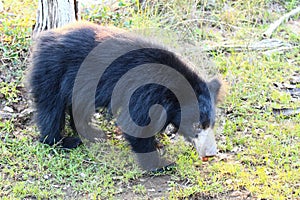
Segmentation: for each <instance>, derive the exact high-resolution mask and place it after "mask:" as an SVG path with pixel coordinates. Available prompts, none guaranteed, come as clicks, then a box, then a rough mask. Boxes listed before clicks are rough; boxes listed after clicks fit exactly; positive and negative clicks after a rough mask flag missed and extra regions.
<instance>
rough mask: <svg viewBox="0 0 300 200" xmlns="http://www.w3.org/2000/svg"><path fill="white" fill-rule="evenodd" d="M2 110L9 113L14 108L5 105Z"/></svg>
mask: <svg viewBox="0 0 300 200" xmlns="http://www.w3.org/2000/svg"><path fill="white" fill-rule="evenodd" d="M3 111H5V112H9V113H13V112H14V109H12V108H11V107H9V106H5V107H4V108H3Z"/></svg>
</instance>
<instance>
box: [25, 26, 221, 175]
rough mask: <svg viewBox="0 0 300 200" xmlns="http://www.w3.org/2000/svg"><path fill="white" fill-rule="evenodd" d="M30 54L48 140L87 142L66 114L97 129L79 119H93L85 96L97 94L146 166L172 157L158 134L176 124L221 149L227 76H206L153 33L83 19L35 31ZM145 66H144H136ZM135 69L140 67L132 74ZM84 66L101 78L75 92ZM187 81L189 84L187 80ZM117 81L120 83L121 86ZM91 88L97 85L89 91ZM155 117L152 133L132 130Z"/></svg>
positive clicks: (98, 104)
mask: <svg viewBox="0 0 300 200" xmlns="http://www.w3.org/2000/svg"><path fill="white" fill-rule="evenodd" d="M97 48H98V50H97V51H95V49H97ZM99 52H100V53H99ZM91 54H93V55H94V57H95V55H96V57H97V58H93V56H92V57H91V56H90V55H91ZM98 56H99V57H101V58H98ZM112 58H113V59H112ZM86 60H88V61H86ZM30 62H31V65H30V67H29V70H28V73H27V85H28V86H27V87H28V90H29V93H30V94H31V96H32V99H33V102H34V105H35V110H36V111H35V120H36V124H37V127H38V130H39V132H40V142H42V143H45V144H48V145H54V144H56V143H60V144H61V146H62V147H63V148H68V149H71V148H76V147H77V146H78V145H80V144H81V143H82V139H81V138H80V137H74V136H72V137H64V136H63V129H64V126H65V118H66V114H69V115H70V125H71V127H72V129H73V130H74V131H77V132H78V133H80V134H79V135H81V136H82V134H83V135H85V136H86V135H88V136H87V137H89V135H90V134H92V133H89V131H87V129H83V131H81V129H82V126H84V125H82V124H80V123H78V122H76V121H78V120H76V117H77V118H78V117H79V118H87V119H83V121H85V122H86V124H88V122H89V121H90V115H91V114H92V113H90V112H88V113H87V114H83V113H82V112H85V105H84V104H85V103H87V104H88V103H89V102H87V101H91V102H92V107H94V108H93V109H95V110H96V109H98V108H105V109H107V112H108V113H110V114H111V115H113V117H115V118H116V119H117V122H116V125H117V126H118V127H119V128H120V129H121V130H122V132H123V135H124V137H125V139H126V140H127V141H128V143H129V145H130V146H131V149H132V151H133V152H134V153H135V154H136V155H137V160H138V162H139V164H140V166H141V167H142V168H143V169H146V170H153V169H158V168H160V167H164V166H166V165H167V164H166V162H165V161H164V160H162V159H161V158H160V156H159V154H158V150H157V141H156V139H155V134H156V133H160V132H163V131H164V130H165V128H166V127H167V126H168V125H169V124H172V125H173V126H174V127H175V128H176V129H178V132H179V134H182V135H183V136H184V137H185V138H186V139H187V141H189V142H191V143H192V144H193V145H194V146H195V148H196V150H197V152H198V153H199V156H200V157H205V156H212V155H215V154H216V152H217V147H216V142H215V139H214V133H213V128H214V125H215V110H216V104H217V103H218V101H219V97H220V94H221V86H222V84H221V81H220V80H219V79H218V78H214V79H212V80H210V81H205V80H204V79H203V78H201V73H200V72H199V70H197V68H195V67H193V66H192V65H191V64H190V63H188V62H187V61H185V60H184V59H183V58H182V57H181V56H180V55H178V54H176V53H174V52H173V51H171V50H168V49H167V48H166V47H164V46H162V45H160V44H156V43H155V42H154V41H152V40H151V39H147V38H145V37H141V36H138V35H135V34H131V33H128V32H127V31H124V30H121V29H118V28H114V27H105V26H100V25H96V24H93V23H89V22H76V23H71V24H69V25H67V26H65V27H62V28H58V29H54V30H48V31H44V32H42V33H40V35H38V36H37V37H36V38H35V39H34V45H33V47H32V52H31V57H30ZM97 62H98V63H97ZM86 63H88V64H86ZM93 63H94V64H95V65H94V66H92V68H91V69H88V68H87V69H84V67H83V66H85V65H93ZM103 63H105V64H103ZM100 65H101V66H100ZM102 65H105V66H106V67H105V68H103V67H102ZM140 66H142V68H139V67H140ZM138 68H139V69H142V70H139V71H136V72H134V70H135V69H138ZM82 69H83V70H82ZM101 70H102V72H101V73H102V74H101V73H100V74H99V73H98V71H101ZM82 71H83V72H82ZM128 73H129V74H130V73H131V74H133V75H128V76H126V74H128ZM78 74H85V77H84V78H83V79H82V80H83V81H86V83H84V84H88V85H89V82H92V81H94V82H96V85H95V84H93V86H90V87H88V89H86V90H83V91H80V92H78V93H76V92H75V91H77V90H78V88H80V87H78V86H77V85H76V84H77V82H78V81H77V80H78V79H80V78H78V76H79V75H78ZM95 74H96V75H95ZM100 75H101V77H98V76H100ZM120 80H122V81H120ZM181 80H182V81H181ZM180 81H181V82H180ZM118 82H121V84H120V83H118ZM140 82H142V83H141V84H140ZM136 84H138V86H136ZM139 84H140V85H139ZM184 84H188V86H187V87H186V88H185V87H183V86H182V85H184ZM164 85H167V86H164ZM75 86H76V88H75ZM117 86H118V87H119V90H118V92H114V90H115V88H116V87H117ZM74 88H75V89H74ZM190 89H191V90H192V93H193V94H190V93H191V92H190ZM79 90H80V89H79ZM90 90H95V91H94V93H91V95H90V96H88V94H89V91H90ZM74 96H76V98H77V100H78V99H79V100H78V101H79V102H80V104H81V110H80V111H76V108H74V104H75V103H74V102H75V100H74V98H75V97H74ZM194 97H195V98H194ZM76 98H75V99H76ZM124 98H125V100H124ZM193 98H194V100H193ZM86 99H89V100H86ZM180 99H183V100H180ZM78 101H77V102H78ZM123 101H126V103H125V105H123V104H122V102H123ZM123 103H124V102H123ZM121 104H122V105H121ZM153 106H158V107H155V109H154V107H153ZM75 107H76V106H75ZM114 107H116V108H114ZM125 107H127V108H125ZM127 109H128V112H125V111H127ZM152 111H153V112H152ZM154 118H155V119H154ZM79 121H80V120H79ZM129 124H130V125H129ZM132 124H133V125H132ZM149 124H154V125H153V127H154V128H153V127H152V128H148V129H147V130H150V132H151V133H150V134H148V133H146V132H147V131H146V132H145V129H143V131H137V133H136V134H133V132H136V130H137V129H138V130H140V129H139V128H137V127H147V126H148V125H149ZM157 124H159V125H157ZM88 126H89V125H88ZM148 127H149V126H148ZM89 130H94V129H89ZM82 132H85V133H82ZM148 132H149V131H148ZM81 133H82V134H81ZM100 135H101V136H100V137H101V138H105V135H103V134H100Z"/></svg>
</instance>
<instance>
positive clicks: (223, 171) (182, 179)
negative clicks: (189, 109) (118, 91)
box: [0, 0, 300, 199]
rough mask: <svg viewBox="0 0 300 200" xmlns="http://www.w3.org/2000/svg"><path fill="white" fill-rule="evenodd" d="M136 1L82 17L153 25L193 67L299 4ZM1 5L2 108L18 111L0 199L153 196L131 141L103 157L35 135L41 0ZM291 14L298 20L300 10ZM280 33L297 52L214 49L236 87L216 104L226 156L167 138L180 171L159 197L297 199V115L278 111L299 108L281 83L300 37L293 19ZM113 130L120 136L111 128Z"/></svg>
mask: <svg viewBox="0 0 300 200" xmlns="http://www.w3.org/2000/svg"><path fill="white" fill-rule="evenodd" d="M149 2H150V4H151V2H152V1H149ZM135 3H136V1H130V2H125V1H119V3H118V4H116V5H115V6H114V7H110V6H108V5H102V6H94V7H92V8H90V9H89V10H86V11H85V12H84V14H83V18H84V19H86V20H90V21H94V22H96V23H101V24H104V25H115V26H118V27H122V28H125V29H129V30H133V29H146V30H149V29H151V30H154V31H153V33H154V36H155V31H156V30H164V32H166V33H169V32H170V33H172V34H174V37H171V38H170V37H169V38H168V37H165V38H163V39H164V40H165V42H166V43H167V44H170V45H172V46H174V47H178V46H179V47H183V48H182V49H181V50H180V51H182V53H183V55H186V57H187V58H189V59H191V60H192V61H193V62H195V63H197V62H198V61H199V59H201V57H200V58H199V54H201V52H200V50H199V48H195V47H198V46H200V47H210V46H214V45H220V44H221V45H223V44H234V45H248V44H251V43H253V42H255V41H259V40H261V39H262V33H263V32H264V31H265V30H266V29H267V27H268V25H269V24H270V23H271V22H273V21H275V20H276V19H278V18H279V17H280V16H281V15H283V14H284V13H285V12H288V11H290V10H292V9H293V8H295V7H296V6H297V5H299V1H297V0H289V1H275V0H274V1H271V0H255V1H250V0H247V1H242V0H237V1H226V5H225V3H224V1H221V0H217V1H216V2H215V4H209V3H208V1H201V2H200V3H199V2H198V3H195V1H192V0H184V1H179V0H171V1H159V3H154V4H153V5H152V6H147V7H146V9H145V10H141V9H139V8H138V7H137V6H136V4H135ZM4 8H5V12H3V13H0V19H1V23H0V32H1V43H0V47H1V48H0V55H1V62H0V69H1V72H0V99H1V104H0V108H1V110H2V108H4V107H5V106H8V107H10V108H12V109H13V110H14V112H13V113H12V117H10V118H3V119H1V120H0V155H1V158H0V198H1V199H24V198H37V199H46V198H52V199H53V198H57V199H68V198H84V199H97V198H101V199H105V198H107V199H113V198H116V195H122V193H123V192H124V190H125V191H126V189H127V188H128V187H130V188H131V193H132V196H133V197H136V198H143V197H144V198H146V197H147V195H148V196H149V195H150V194H151V192H149V191H148V190H149V189H151V188H149V187H148V186H147V185H144V183H143V182H142V181H141V179H145V178H150V179H152V178H153V177H156V178H159V177H160V176H161V175H159V174H158V175H157V174H156V175H152V174H147V173H144V172H142V171H140V170H139V169H138V167H137V166H136V164H135V162H134V160H133V157H132V154H131V152H130V150H129V148H128V146H127V144H126V143H125V142H124V141H123V140H118V139H116V138H115V136H112V139H110V140H108V142H107V144H103V146H102V147H101V149H100V150H101V154H100V156H99V155H97V154H93V153H92V152H91V151H90V150H88V149H87V148H86V147H84V146H81V147H79V148H77V149H74V150H72V151H64V150H61V149H59V148H53V147H49V146H46V145H42V144H40V143H39V142H38V141H37V138H38V132H37V130H36V128H35V126H34V125H33V124H32V123H31V120H30V119H31V118H32V115H31V114H22V112H23V111H24V110H26V108H28V95H27V94H26V92H25V91H24V86H23V84H22V81H23V79H24V71H26V69H27V66H28V55H29V52H30V45H31V39H30V34H31V27H32V25H33V23H34V21H33V20H34V18H35V13H36V2H35V3H34V4H32V2H31V1H28V0H23V1H12V0H7V1H5V2H4ZM116 8H117V9H116ZM293 20H298V21H299V15H297V16H295V17H294V18H293ZM153 33H152V34H153ZM159 36H161V35H158V36H157V37H159ZM273 38H277V39H280V40H282V41H284V42H287V43H290V44H292V45H294V46H295V47H296V48H294V49H292V50H289V51H286V52H281V53H280V52H277V53H276V52H275V53H271V54H265V53H264V52H263V51H252V52H247V51H245V52H237V51H234V50H233V51H230V52H222V51H217V52H214V53H212V54H211V55H210V56H211V59H212V60H213V61H214V63H215V68H216V70H217V71H218V72H219V73H220V74H221V76H222V77H223V79H224V80H226V82H227V83H228V86H229V87H228V88H229V89H228V94H227V96H226V98H225V100H224V102H223V103H221V104H220V105H219V107H220V108H221V109H220V110H221V112H220V113H221V114H219V118H218V123H217V128H216V137H217V139H218V148H219V150H220V152H222V155H223V156H225V159H220V158H214V159H211V160H210V161H209V162H208V163H203V162H202V161H201V160H199V158H198V156H197V154H196V152H195V150H194V149H193V148H192V147H191V146H190V145H187V144H186V143H185V142H183V140H182V139H179V140H178V141H177V142H175V143H174V141H173V140H171V139H170V138H168V137H165V136H163V137H162V138H163V139H162V142H163V143H164V144H165V147H166V150H167V155H168V157H171V158H172V160H174V161H176V163H177V168H176V170H174V171H171V172H166V173H164V175H165V176H168V177H169V181H168V182H166V183H164V185H162V186H161V187H162V188H164V189H166V190H167V189H168V191H167V193H166V194H164V195H163V194H162V195H161V198H169V199H178V198H189V197H190V198H219V199H225V198H227V197H230V195H232V194H233V193H234V192H236V191H239V192H241V193H245V194H246V195H249V196H250V198H259V199H286V198H290V199H297V198H299V196H300V187H299V182H300V173H299V168H300V153H299V152H300V115H299V114H298V115H293V116H289V117H286V116H275V115H274V114H273V113H272V108H285V107H286V108H296V107H299V102H300V100H299V99H294V98H292V97H291V96H290V95H289V94H288V93H287V92H285V91H284V90H280V89H278V88H277V87H275V85H274V83H285V84H290V83H289V79H290V77H291V76H292V75H297V76H300V74H299V67H300V59H299V53H300V48H299V46H298V47H297V45H299V42H300V36H299V33H298V34H297V33H296V32H295V29H294V27H293V26H292V25H291V24H290V23H286V24H283V25H281V26H280V27H279V28H278V29H277V30H276V31H275V32H274V34H273ZM167 39H169V40H167ZM185 47H186V48H185ZM189 47H194V48H193V49H195V50H190V49H189ZM187 52H188V53H187ZM197 59H198V60H197ZM296 87H297V88H300V85H299V84H298V85H296ZM25 113H26V112H25ZM104 125H106V124H104ZM107 131H108V132H113V130H112V129H111V128H109V127H108V128H107ZM152 193H155V192H152Z"/></svg>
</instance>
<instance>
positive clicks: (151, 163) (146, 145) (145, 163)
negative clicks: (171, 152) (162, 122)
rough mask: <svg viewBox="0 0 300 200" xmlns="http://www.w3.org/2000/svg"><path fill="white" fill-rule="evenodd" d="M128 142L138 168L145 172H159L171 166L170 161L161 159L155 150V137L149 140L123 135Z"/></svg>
mask: <svg viewBox="0 0 300 200" xmlns="http://www.w3.org/2000/svg"><path fill="white" fill-rule="evenodd" d="M124 136H125V138H126V140H127V141H128V142H129V144H130V146H131V148H132V151H133V152H134V153H135V154H136V158H137V161H138V163H139V166H140V167H141V168H142V169H143V170H147V171H154V172H155V171H160V170H161V169H163V168H165V167H167V166H169V165H170V164H172V163H171V162H170V161H168V160H166V159H164V158H162V157H161V156H160V153H159V152H158V150H157V142H156V139H155V136H152V137H149V138H137V137H134V136H131V135H128V134H125V133H124Z"/></svg>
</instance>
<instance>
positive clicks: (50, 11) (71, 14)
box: [33, 0, 78, 36]
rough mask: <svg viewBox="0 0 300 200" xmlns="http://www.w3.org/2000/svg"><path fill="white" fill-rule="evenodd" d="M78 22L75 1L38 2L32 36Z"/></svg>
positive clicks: (49, 0)
mask: <svg viewBox="0 0 300 200" xmlns="http://www.w3.org/2000/svg"><path fill="white" fill-rule="evenodd" d="M75 20H78V3H77V1H76V0H39V4H38V11H37V18H36V24H35V26H34V29H33V36H36V35H37V34H38V33H39V32H41V31H44V30H48V29H52V28H58V27H62V26H64V25H66V24H68V23H70V22H73V21H75Z"/></svg>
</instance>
